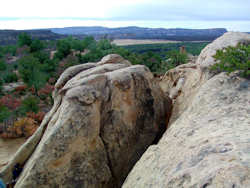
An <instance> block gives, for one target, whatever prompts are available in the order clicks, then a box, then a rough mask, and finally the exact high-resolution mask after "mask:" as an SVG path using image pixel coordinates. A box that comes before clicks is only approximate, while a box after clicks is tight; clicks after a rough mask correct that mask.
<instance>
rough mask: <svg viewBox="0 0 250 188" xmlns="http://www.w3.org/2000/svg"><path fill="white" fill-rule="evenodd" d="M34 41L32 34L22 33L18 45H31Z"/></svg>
mask: <svg viewBox="0 0 250 188" xmlns="http://www.w3.org/2000/svg"><path fill="white" fill-rule="evenodd" d="M31 43H32V39H31V36H30V35H28V34H27V33H21V34H20V35H19V36H18V46H20V47H22V46H24V45H27V46H30V45H31Z"/></svg>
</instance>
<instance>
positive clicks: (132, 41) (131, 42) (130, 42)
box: [112, 39, 179, 46]
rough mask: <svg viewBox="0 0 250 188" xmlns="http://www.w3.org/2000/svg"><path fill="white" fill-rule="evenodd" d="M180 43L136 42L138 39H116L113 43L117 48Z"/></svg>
mask: <svg viewBox="0 0 250 188" xmlns="http://www.w3.org/2000/svg"><path fill="white" fill-rule="evenodd" d="M178 42H179V41H170V40H136V39H115V40H114V41H113V42H112V43H113V44H116V45H117V46H127V45H136V44H164V43H178Z"/></svg>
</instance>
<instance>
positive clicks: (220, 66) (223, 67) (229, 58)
mask: <svg viewBox="0 0 250 188" xmlns="http://www.w3.org/2000/svg"><path fill="white" fill-rule="evenodd" d="M214 58H215V59H216V60H217V61H218V63H217V64H215V65H213V66H212V67H211V69H212V70H216V71H218V72H228V73H231V72H234V71H237V70H238V71H240V75H241V76H242V77H245V78H250V45H249V44H248V45H243V44H239V45H238V46H236V47H228V48H226V49H223V50H218V51H217V52H216V54H215V56H214Z"/></svg>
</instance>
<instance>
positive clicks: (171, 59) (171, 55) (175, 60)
mask: <svg viewBox="0 0 250 188" xmlns="http://www.w3.org/2000/svg"><path fill="white" fill-rule="evenodd" d="M185 63H187V54H186V53H180V52H178V51H170V52H168V53H167V64H168V65H167V66H169V67H168V69H172V68H174V67H176V66H179V65H181V64H185Z"/></svg>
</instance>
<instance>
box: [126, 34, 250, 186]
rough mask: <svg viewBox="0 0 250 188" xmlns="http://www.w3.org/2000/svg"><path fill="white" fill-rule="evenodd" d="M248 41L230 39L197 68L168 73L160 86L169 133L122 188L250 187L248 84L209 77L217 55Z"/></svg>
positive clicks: (201, 58)
mask: <svg viewBox="0 0 250 188" xmlns="http://www.w3.org/2000/svg"><path fill="white" fill-rule="evenodd" d="M249 40H250V35H248V34H242V33H232V32H231V33H226V34H225V35H224V36H222V37H221V38H218V39H217V40H215V41H214V42H213V43H211V44H209V45H208V46H207V47H206V48H205V49H204V50H203V51H202V52H201V54H200V56H199V58H198V60H197V61H196V63H195V64H187V65H181V66H179V67H177V68H175V69H173V70H170V71H169V72H167V73H166V75H165V76H164V78H163V80H162V82H161V83H160V85H161V87H162V89H163V90H164V92H165V93H167V94H169V96H170V97H171V98H172V100H173V116H172V117H171V120H170V121H171V123H170V125H169V127H170V128H169V129H168V130H167V131H166V132H165V133H164V135H163V137H162V138H161V140H160V141H159V143H158V144H157V145H153V146H150V147H149V148H148V149H147V151H146V152H145V153H144V154H143V156H142V157H141V159H140V160H139V161H138V162H137V163H136V165H135V166H134V168H133V169H132V171H131V172H130V174H129V175H128V177H127V178H126V181H125V182H124V184H123V186H122V187H123V188H132V187H136V188H140V187H141V188H147V187H157V188H161V187H162V188H163V187H164V188H165V187H168V188H172V187H173V188H176V187H217V188H222V187H223V188H224V187H250V150H249V148H250V126H249V125H250V121H249V120H250V86H249V84H250V81H249V80H246V79H243V78H240V77H238V76H237V74H236V73H232V74H230V75H227V74H226V73H220V74H217V75H214V74H213V73H212V72H210V71H209V66H211V65H213V64H214V63H215V60H214V59H213V57H212V56H213V55H214V54H215V52H216V50H218V49H223V48H225V47H227V46H231V45H233V46H236V45H237V43H238V42H244V43H249Z"/></svg>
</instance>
